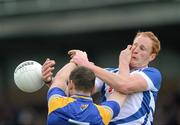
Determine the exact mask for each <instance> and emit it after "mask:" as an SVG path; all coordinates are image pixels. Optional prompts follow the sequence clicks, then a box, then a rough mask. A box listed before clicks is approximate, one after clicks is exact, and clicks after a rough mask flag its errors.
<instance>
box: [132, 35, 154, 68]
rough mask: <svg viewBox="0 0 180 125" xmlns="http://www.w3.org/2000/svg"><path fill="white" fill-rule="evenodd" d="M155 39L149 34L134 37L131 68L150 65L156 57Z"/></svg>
mask: <svg viewBox="0 0 180 125" xmlns="http://www.w3.org/2000/svg"><path fill="white" fill-rule="evenodd" d="M152 43H153V41H152V40H151V39H150V38H148V37H147V36H142V35H140V36H138V37H136V38H135V39H134V42H133V45H132V58H131V62H130V67H131V68H140V67H145V66H148V64H149V62H150V61H152V60H153V59H154V56H155V55H153V54H152Z"/></svg>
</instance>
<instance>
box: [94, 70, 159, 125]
mask: <svg viewBox="0 0 180 125" xmlns="http://www.w3.org/2000/svg"><path fill="white" fill-rule="evenodd" d="M106 70H108V71H110V72H112V73H118V72H119V69H118V68H106ZM131 74H139V75H141V76H142V77H143V78H144V79H145V80H146V83H147V85H148V88H147V90H146V91H144V92H136V93H132V94H129V95H128V97H127V99H126V101H125V103H124V105H123V106H122V107H121V112H120V113H119V114H118V116H117V117H115V118H114V119H113V120H112V121H111V123H110V125H151V124H152V122H153V114H154V111H155V101H156V99H157V95H158V91H159V89H160V86H161V79H162V78H161V74H160V72H159V70H157V69H156V68H152V67H145V68H141V69H136V70H133V71H131V72H130V75H131ZM96 88H97V89H98V90H99V91H101V92H102V94H101V95H103V96H102V101H106V98H108V96H109V95H110V94H111V93H112V92H113V89H112V88H111V87H110V86H108V85H107V84H106V83H104V82H103V81H102V80H100V79H99V78H96Z"/></svg>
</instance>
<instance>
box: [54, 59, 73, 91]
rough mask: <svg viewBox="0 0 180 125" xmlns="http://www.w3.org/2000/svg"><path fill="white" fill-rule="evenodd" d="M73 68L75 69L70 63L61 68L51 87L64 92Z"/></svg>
mask: <svg viewBox="0 0 180 125" xmlns="http://www.w3.org/2000/svg"><path fill="white" fill-rule="evenodd" d="M74 68H76V64H74V63H71V62H70V63H68V64H66V65H65V66H64V67H62V68H61V69H60V70H59V71H58V72H57V74H56V76H55V77H54V80H53V82H52V85H51V87H55V86H56V87H59V88H61V89H62V90H65V89H66V87H67V85H66V83H67V81H68V79H69V75H70V73H71V71H72V70H73V69H74Z"/></svg>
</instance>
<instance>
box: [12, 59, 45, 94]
mask: <svg viewBox="0 0 180 125" xmlns="http://www.w3.org/2000/svg"><path fill="white" fill-rule="evenodd" d="M41 68H42V65H41V64H39V63H38V62H36V61H32V60H28V61H24V62H22V63H20V64H19V65H18V66H17V67H16V69H15V71H14V82H15V84H16V85H17V87H18V88H19V89H20V90H22V91H24V92H29V93H32V92H35V91H38V90H39V89H41V88H42V87H43V85H44V82H43V79H42V72H41Z"/></svg>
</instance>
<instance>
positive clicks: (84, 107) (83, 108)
mask: <svg viewBox="0 0 180 125" xmlns="http://www.w3.org/2000/svg"><path fill="white" fill-rule="evenodd" d="M87 107H88V104H82V105H81V106H80V109H81V110H85V109H86V108H87Z"/></svg>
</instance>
